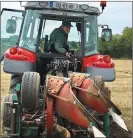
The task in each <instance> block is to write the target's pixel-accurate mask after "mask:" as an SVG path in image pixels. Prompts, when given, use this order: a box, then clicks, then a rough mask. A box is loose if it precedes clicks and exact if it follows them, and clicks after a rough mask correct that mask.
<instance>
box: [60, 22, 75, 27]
mask: <svg viewBox="0 0 133 138" xmlns="http://www.w3.org/2000/svg"><path fill="white" fill-rule="evenodd" d="M62 25H63V26H67V27H73V26H72V25H71V22H69V21H63V22H62Z"/></svg>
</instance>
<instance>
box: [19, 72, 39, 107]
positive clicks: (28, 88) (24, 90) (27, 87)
mask: <svg viewBox="0 0 133 138" xmlns="http://www.w3.org/2000/svg"><path fill="white" fill-rule="evenodd" d="M39 92H40V75H39V73H37V72H25V73H24V75H23V77H22V83H21V103H22V107H23V108H26V109H28V110H36V109H37V108H38V107H39Z"/></svg>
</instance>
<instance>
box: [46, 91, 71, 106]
mask: <svg viewBox="0 0 133 138" xmlns="http://www.w3.org/2000/svg"><path fill="white" fill-rule="evenodd" d="M48 95H50V96H52V97H54V98H57V99H59V100H62V101H63V102H67V103H70V104H74V103H72V102H71V101H69V100H68V99H66V98H63V97H60V96H56V95H54V94H51V93H50V94H48Z"/></svg>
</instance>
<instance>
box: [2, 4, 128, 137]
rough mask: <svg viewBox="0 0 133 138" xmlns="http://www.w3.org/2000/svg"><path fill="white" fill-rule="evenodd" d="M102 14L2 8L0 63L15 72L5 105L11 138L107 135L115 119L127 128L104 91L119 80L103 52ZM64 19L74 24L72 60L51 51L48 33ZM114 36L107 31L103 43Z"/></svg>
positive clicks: (67, 7) (68, 7)
mask: <svg viewBox="0 0 133 138" xmlns="http://www.w3.org/2000/svg"><path fill="white" fill-rule="evenodd" d="M101 6H102V10H103V9H104V7H105V6H106V3H105V2H101ZM99 15H100V12H99V9H98V8H96V7H91V6H88V5H85V4H81V5H79V4H74V3H64V2H53V1H43V2H35V1H34V2H27V4H26V5H25V11H20V10H12V9H3V10H2V14H1V21H2V22H3V24H2V29H1V36H2V38H1V46H2V47H1V49H2V52H3V53H4V56H3V57H2V59H1V60H3V63H4V64H3V70H4V72H6V73H9V74H12V77H11V84H10V89H9V95H7V96H6V97H5V101H4V106H3V107H4V109H3V125H4V130H5V131H6V132H8V133H7V137H11V138H13V137H18V138H20V137H32V138H33V137H39V138H41V137H46V136H47V137H52V136H53V135H54V134H55V137H59V136H60V137H65V138H68V137H70V136H71V137H72V138H76V137H79V136H81V137H82V138H83V135H84V136H85V137H87V138H89V137H97V136H101V137H105V135H106V136H107V137H108V135H109V130H110V129H109V128H108V127H109V122H108V121H109V120H110V118H111V120H112V119H113V120H114V121H115V122H117V124H118V125H119V126H122V127H123V128H124V129H126V130H127V128H126V126H125V124H124V122H123V120H122V119H121V118H120V116H119V115H121V111H120V110H119V109H118V108H117V107H116V106H115V105H114V104H113V103H112V102H111V101H110V99H109V97H108V95H107V94H106V92H105V87H102V85H103V84H104V83H103V82H104V81H113V80H115V69H114V63H113V61H112V59H111V58H110V56H108V55H100V54H99V53H98V23H97V17H98V16H99ZM63 20H68V21H71V22H72V24H73V26H74V27H73V28H72V31H71V32H70V34H69V40H68V42H69V45H70V48H71V53H72V57H71V58H68V57H65V56H63V55H57V54H54V53H49V52H48V44H49V34H50V33H51V32H52V30H53V29H54V28H56V27H58V26H59V25H61V22H62V21H63ZM4 22H7V23H6V24H4ZM111 36H112V31H111V29H109V28H108V27H107V28H104V29H103V30H102V40H103V41H111ZM79 72H80V73H79ZM81 72H82V73H81ZM60 75H62V77H61V76H60ZM96 76H102V77H101V78H100V77H96ZM99 78H100V79H99ZM102 78H103V80H102ZM112 109H113V110H112ZM99 114H100V115H101V116H102V119H100V118H99V116H100V115H99ZM109 114H110V115H111V116H110V115H109ZM120 121H121V122H122V123H120ZM101 122H102V123H101ZM121 129H122V128H121ZM126 130H123V131H126ZM110 132H111V130H110ZM126 132H127V131H126Z"/></svg>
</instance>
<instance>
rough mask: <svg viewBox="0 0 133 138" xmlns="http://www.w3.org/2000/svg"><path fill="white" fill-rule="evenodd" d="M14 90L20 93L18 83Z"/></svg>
mask: <svg viewBox="0 0 133 138" xmlns="http://www.w3.org/2000/svg"><path fill="white" fill-rule="evenodd" d="M15 90H16V92H20V90H21V85H20V83H18V84H17V85H16V88H15Z"/></svg>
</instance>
